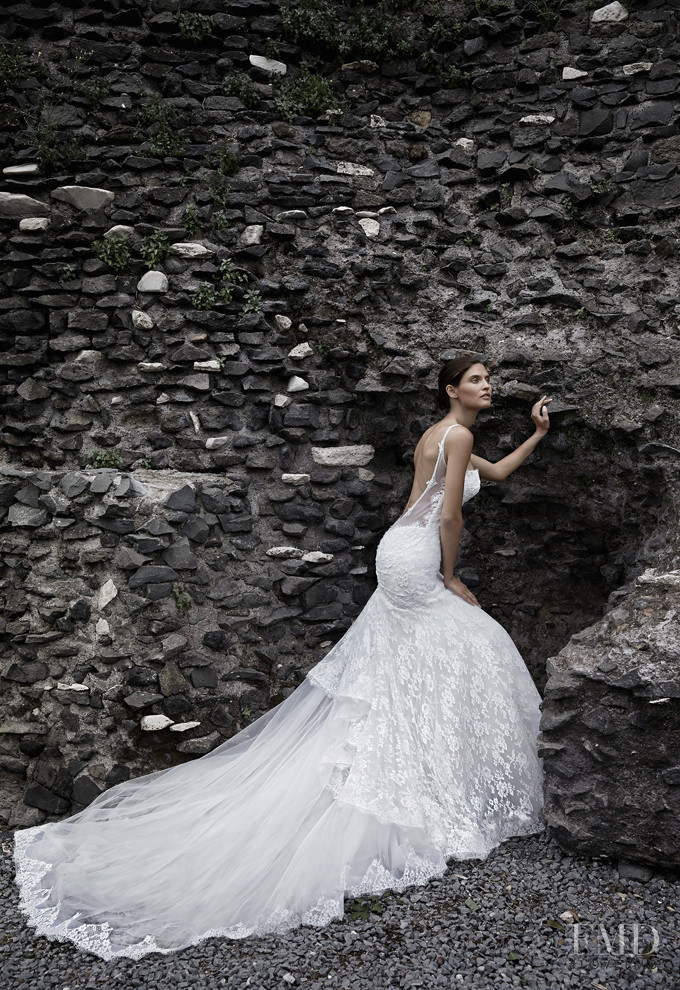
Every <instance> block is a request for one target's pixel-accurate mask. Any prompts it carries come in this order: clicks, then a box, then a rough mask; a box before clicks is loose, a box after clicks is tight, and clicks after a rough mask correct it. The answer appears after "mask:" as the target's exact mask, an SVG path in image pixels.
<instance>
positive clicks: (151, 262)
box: [139, 230, 170, 268]
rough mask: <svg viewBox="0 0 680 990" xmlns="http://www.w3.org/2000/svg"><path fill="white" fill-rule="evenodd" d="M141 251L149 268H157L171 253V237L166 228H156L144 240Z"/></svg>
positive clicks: (140, 246)
mask: <svg viewBox="0 0 680 990" xmlns="http://www.w3.org/2000/svg"><path fill="white" fill-rule="evenodd" d="M139 253H140V254H141V256H142V258H143V259H144V261H145V262H146V263H147V265H148V266H149V268H155V267H156V266H157V265H160V263H161V261H165V259H166V258H167V257H168V255H169V254H170V238H169V237H168V235H167V234H166V232H165V231H164V230H154V232H153V234H149V236H148V237H145V238H144V239H143V240H142V243H141V244H140V245H139Z"/></svg>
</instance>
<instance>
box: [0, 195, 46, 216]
mask: <svg viewBox="0 0 680 990" xmlns="http://www.w3.org/2000/svg"><path fill="white" fill-rule="evenodd" d="M49 212H50V208H49V206H48V205H47V203H41V202H40V200H39V199H33V197H32V196H24V194H23V193H8V192H0V217H35V216H39V217H44V216H47V214H48V213H49Z"/></svg>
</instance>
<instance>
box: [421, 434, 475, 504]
mask: <svg viewBox="0 0 680 990" xmlns="http://www.w3.org/2000/svg"><path fill="white" fill-rule="evenodd" d="M449 426H451V423H446V422H445V421H440V422H439V423H435V424H434V425H433V426H430V427H429V429H427V430H425V432H424V433H423V435H422V437H421V438H420V440H419V441H418V443H417V444H416V449H415V450H414V452H413V467H414V475H413V487H412V488H411V494H410V495H409V500H408V503H407V505H406V508H405V509H404V512H406V511H407V510H408V509H410V508H411V506H412V505H413V503H414V502H417V501H418V499H419V498H420V496H421V495H422V494H423V492H424V491H425V488H426V486H427V483H428V481H429V480H430V478H431V477H432V474H433V472H434V469H435V465H436V463H437V458H438V456H439V444H440V443H441V441H442V438H443V436H444V434H445V433H446V431H447V429H448V428H449ZM471 469H472V461H470V463H469V465H468V470H471Z"/></svg>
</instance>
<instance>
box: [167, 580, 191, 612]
mask: <svg viewBox="0 0 680 990" xmlns="http://www.w3.org/2000/svg"><path fill="white" fill-rule="evenodd" d="M172 597H173V598H174V599H175V608H176V609H177V611H178V612H182V613H183V612H188V611H189V609H190V608H191V606H192V605H193V601H194V600H193V598H192V597H191V595H190V594H189V592H188V591H185V590H184V588H183V587H182V585H180V584H173V586H172Z"/></svg>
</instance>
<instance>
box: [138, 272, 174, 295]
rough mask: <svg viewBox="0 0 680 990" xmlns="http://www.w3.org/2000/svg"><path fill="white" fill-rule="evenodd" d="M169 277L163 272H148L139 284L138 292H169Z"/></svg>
mask: <svg viewBox="0 0 680 990" xmlns="http://www.w3.org/2000/svg"><path fill="white" fill-rule="evenodd" d="M168 286H169V282H168V276H167V275H165V274H164V273H163V272H147V273H146V274H145V275H142V277H141V278H140V280H139V282H137V291H138V292H167V291H168Z"/></svg>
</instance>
